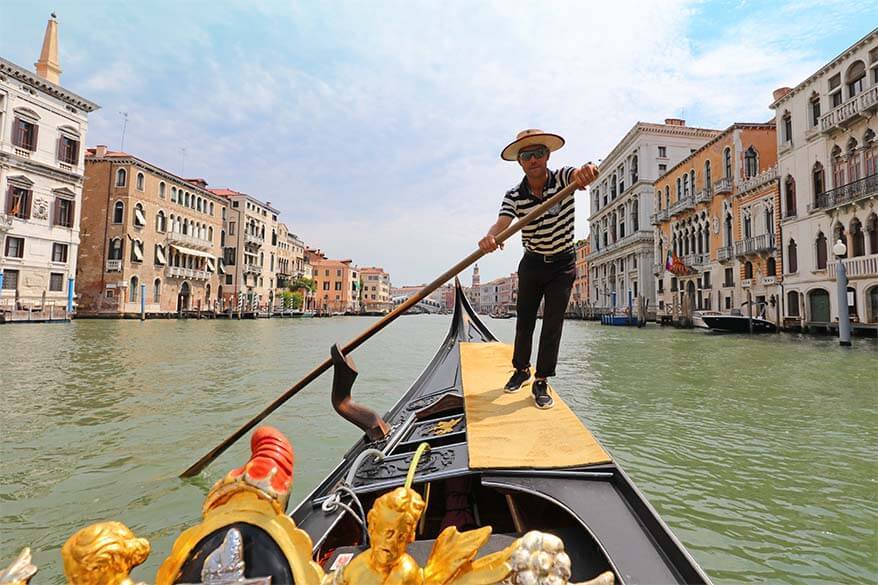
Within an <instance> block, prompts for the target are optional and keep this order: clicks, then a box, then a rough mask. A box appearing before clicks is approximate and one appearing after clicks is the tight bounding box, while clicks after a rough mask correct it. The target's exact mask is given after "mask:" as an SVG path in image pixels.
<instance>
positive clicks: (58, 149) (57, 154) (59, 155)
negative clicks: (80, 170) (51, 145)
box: [55, 136, 67, 162]
mask: <svg viewBox="0 0 878 585" xmlns="http://www.w3.org/2000/svg"><path fill="white" fill-rule="evenodd" d="M62 146H63V142H62V138H61V136H59V137H58V140H56V141H55V158H56V159H57V160H59V161H61V162H67V161H65V160H64V152H63V151H62V150H61V147H62Z"/></svg>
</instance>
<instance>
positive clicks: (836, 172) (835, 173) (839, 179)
mask: <svg viewBox="0 0 878 585" xmlns="http://www.w3.org/2000/svg"><path fill="white" fill-rule="evenodd" d="M830 161H831V162H832V183H833V186H834V187H835V188H838V187H841V186H842V185H844V184H845V183H846V182H847V181H846V179H845V176H846V173H845V171H846V170H847V165H846V164H845V161H844V159H843V158H842V156H841V147H839V145H837V144H836V145H835V146H833V147H832V152H831V153H830Z"/></svg>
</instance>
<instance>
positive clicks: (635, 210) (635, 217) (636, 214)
mask: <svg viewBox="0 0 878 585" xmlns="http://www.w3.org/2000/svg"><path fill="white" fill-rule="evenodd" d="M635 160H636V159H635ZM639 229H640V204H639V203H638V201H637V199H635V200H634V201H633V202H632V203H631V230H632V231H633V232H636V231H638V230H639Z"/></svg>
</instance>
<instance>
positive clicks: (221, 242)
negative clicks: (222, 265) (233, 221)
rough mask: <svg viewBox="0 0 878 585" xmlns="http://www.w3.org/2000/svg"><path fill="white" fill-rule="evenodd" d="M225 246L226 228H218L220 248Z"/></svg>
mask: <svg viewBox="0 0 878 585" xmlns="http://www.w3.org/2000/svg"><path fill="white" fill-rule="evenodd" d="M225 247H226V230H220V248H225Z"/></svg>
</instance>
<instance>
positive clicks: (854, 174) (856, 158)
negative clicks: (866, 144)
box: [847, 136, 863, 183]
mask: <svg viewBox="0 0 878 585" xmlns="http://www.w3.org/2000/svg"><path fill="white" fill-rule="evenodd" d="M847 149H848V176H849V177H850V182H851V183H853V182H854V181H859V180H860V179H862V178H863V175H862V173H863V163H862V161H861V160H860V154H859V153H858V152H857V139H856V138H854V137H853V136H851V138H850V140H848V146H847Z"/></svg>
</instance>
